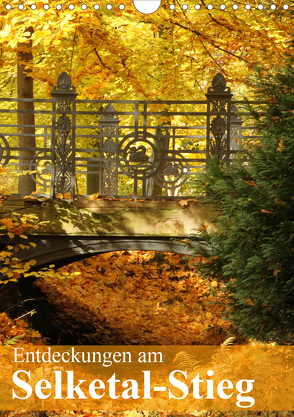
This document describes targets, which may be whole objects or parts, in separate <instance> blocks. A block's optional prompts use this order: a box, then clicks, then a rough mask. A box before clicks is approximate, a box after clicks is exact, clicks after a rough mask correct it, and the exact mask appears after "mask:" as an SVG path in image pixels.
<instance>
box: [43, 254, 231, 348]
mask: <svg viewBox="0 0 294 417" xmlns="http://www.w3.org/2000/svg"><path fill="white" fill-rule="evenodd" d="M59 273H60V274H63V273H67V274H68V278H66V279H65V280H60V279H59V277H58V276H57V274H55V273H54V274H53V275H52V276H51V277H50V278H49V277H48V278H46V277H45V279H44V280H39V281H38V282H37V285H38V286H39V287H40V288H41V290H42V292H44V293H45V294H46V297H47V299H48V301H49V302H50V303H52V304H55V303H58V306H59V309H60V308H61V309H62V310H63V311H64V314H66V315H68V316H69V317H71V316H74V317H75V318H76V319H77V320H79V321H84V322H88V323H91V325H93V326H94V327H95V328H96V330H97V331H98V333H99V334H100V335H103V336H100V337H103V340H104V343H110V344H111V343H114V342H115V341H116V342H117V343H131V341H132V340H137V341H138V343H142V344H145V343H147V344H162V343H169V344H170V343H174V344H191V343H197V342H199V343H200V342H201V343H205V342H206V343H210V341H213V343H215V341H216V343H218V342H221V341H223V340H224V337H225V334H223V335H221V332H220V333H218V331H217V329H216V327H215V326H217V327H221V326H222V323H221V322H220V315H221V312H222V310H223V309H224V306H225V303H224V302H223V300H222V299H221V298H218V301H220V303H219V305H217V304H214V305H213V307H211V308H210V307H209V306H207V308H206V309H205V311H204V310H203V309H202V307H201V305H200V303H203V302H204V303H207V301H212V302H215V301H216V297H214V296H212V295H210V294H209V287H208V285H207V283H206V282H203V281H202V280H201V279H200V278H199V277H198V276H197V274H196V272H195V267H194V264H193V262H192V259H191V262H188V261H187V260H184V259H183V257H182V256H180V255H177V254H171V253H163V254H161V256H158V254H157V256H156V254H155V253H154V252H116V253H107V254H101V255H98V256H95V257H92V258H88V259H87V260H86V261H81V262H76V263H74V264H71V265H68V266H66V267H63V268H61V269H60V270H59ZM75 274H80V275H75ZM74 275H75V277H74V279H70V278H72V277H73V276H74ZM212 286H214V290H215V291H218V286H217V283H212ZM106 323H107V326H106ZM217 323H219V324H217ZM224 325H225V326H229V325H228V324H227V323H226V324H224ZM209 326H211V328H210V327H209ZM109 328H112V329H115V334H116V336H115V335H114V332H113V331H111V332H109V331H108V329H109ZM175 328H176V329H177V330H176V331H175ZM226 328H227V327H226ZM215 334H216V339H215ZM95 337H98V336H95ZM117 338H118V339H117ZM86 340H87V341H88V342H93V341H91V339H86ZM94 343H96V341H94Z"/></svg>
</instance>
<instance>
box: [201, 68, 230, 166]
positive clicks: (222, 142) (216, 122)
mask: <svg viewBox="0 0 294 417" xmlns="http://www.w3.org/2000/svg"><path fill="white" fill-rule="evenodd" d="M211 84H212V86H211V87H209V88H208V91H207V94H206V97H207V99H208V125H209V124H210V126H209V130H208V132H207V147H208V156H209V155H217V157H218V159H219V161H222V160H224V159H229V148H228V137H229V136H230V129H229V132H228V126H229V122H228V120H227V118H226V117H225V115H227V114H229V111H230V100H231V97H232V94H231V89H230V88H229V87H227V85H226V80H225V77H224V76H223V75H222V74H221V73H218V74H216V75H215V76H214V78H213V79H212V82H211ZM211 116H216V117H214V118H213V120H212V121H211V119H210V117H211ZM210 132H211V133H212V135H213V137H211V136H210V134H209V133H210Z"/></svg>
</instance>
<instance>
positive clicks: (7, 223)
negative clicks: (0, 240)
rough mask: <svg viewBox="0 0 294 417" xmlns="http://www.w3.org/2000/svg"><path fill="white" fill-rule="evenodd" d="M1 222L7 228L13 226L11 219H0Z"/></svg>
mask: <svg viewBox="0 0 294 417" xmlns="http://www.w3.org/2000/svg"><path fill="white" fill-rule="evenodd" d="M1 223H2V224H3V225H4V226H6V227H7V228H8V229H9V228H13V227H14V223H13V221H12V219H6V218H5V219H1Z"/></svg>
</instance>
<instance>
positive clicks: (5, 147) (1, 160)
mask: <svg viewBox="0 0 294 417" xmlns="http://www.w3.org/2000/svg"><path fill="white" fill-rule="evenodd" d="M9 159H10V146H9V143H8V142H7V140H6V138H5V136H3V135H2V133H0V164H1V166H2V167H4V166H5V165H7V164H8V162H9Z"/></svg>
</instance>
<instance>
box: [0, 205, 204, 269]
mask: <svg viewBox="0 0 294 417" xmlns="http://www.w3.org/2000/svg"><path fill="white" fill-rule="evenodd" d="M13 212H17V213H19V214H34V215H36V216H37V218H38V220H37V223H38V224H39V228H38V230H35V229H28V233H29V234H30V236H29V240H30V241H31V242H35V243H36V245H37V246H36V248H31V249H28V250H22V251H19V252H18V254H17V256H18V257H19V258H20V260H21V261H22V262H24V261H28V260H29V259H35V260H36V261H37V263H36V265H35V266H34V269H35V270H38V269H40V268H43V267H47V266H48V265H50V264H54V265H55V268H58V267H60V266H63V265H66V264H68V263H71V262H74V261H76V260H79V259H83V258H87V257H90V256H93V255H95V254H99V253H103V252H112V251H121V250H144V251H149V250H152V251H164V252H174V253H182V254H189V251H188V249H187V248H186V247H184V246H183V245H181V244H179V243H176V242H174V241H173V239H174V238H185V237H188V236H189V235H190V234H191V233H193V232H194V231H195V229H197V228H198V227H199V226H200V224H201V223H202V222H205V223H208V213H207V209H206V208H205V207H204V206H203V205H202V204H201V202H200V201H187V200H186V201H183V200H168V201H163V200H155V201H148V200H142V201H140V200H135V201H128V200H96V201H95V200H94V201H91V200H89V199H78V200H74V201H72V202H66V201H58V200H49V199H48V200H45V199H43V200H42V199H35V200H32V199H20V198H10V199H8V200H6V201H4V203H3V204H2V206H0V216H1V217H10V216H11V215H12V213H13ZM30 230H31V232H30ZM19 239H20V241H21V243H24V240H23V239H21V238H19Z"/></svg>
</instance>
